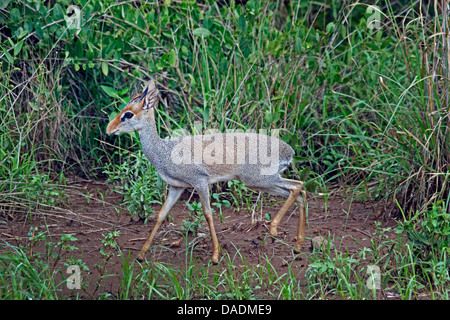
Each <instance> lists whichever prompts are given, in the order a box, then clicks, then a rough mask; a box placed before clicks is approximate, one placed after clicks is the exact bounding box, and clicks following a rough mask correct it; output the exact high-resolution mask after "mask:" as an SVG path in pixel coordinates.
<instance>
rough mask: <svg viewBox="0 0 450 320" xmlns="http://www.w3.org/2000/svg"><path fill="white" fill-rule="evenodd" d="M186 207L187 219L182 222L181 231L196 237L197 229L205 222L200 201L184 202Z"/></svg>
mask: <svg viewBox="0 0 450 320" xmlns="http://www.w3.org/2000/svg"><path fill="white" fill-rule="evenodd" d="M186 206H187V208H188V209H189V211H188V218H186V219H184V220H183V222H182V229H183V230H184V232H186V233H190V234H192V235H194V236H196V235H197V231H198V229H199V228H200V227H201V225H202V222H203V221H204V220H205V217H204V215H203V213H202V212H203V210H202V203H201V202H200V201H198V202H196V201H193V202H189V201H186Z"/></svg>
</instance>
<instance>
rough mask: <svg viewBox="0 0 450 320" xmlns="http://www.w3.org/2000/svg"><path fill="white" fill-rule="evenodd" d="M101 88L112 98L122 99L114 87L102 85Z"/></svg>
mask: <svg viewBox="0 0 450 320" xmlns="http://www.w3.org/2000/svg"><path fill="white" fill-rule="evenodd" d="M100 88H101V89H102V90H103V91H104V92H105V93H106V94H107V95H108V96H110V97H111V98H117V99H121V98H120V96H119V94H118V92H117V91H116V90H115V89H114V88H111V87H108V86H100Z"/></svg>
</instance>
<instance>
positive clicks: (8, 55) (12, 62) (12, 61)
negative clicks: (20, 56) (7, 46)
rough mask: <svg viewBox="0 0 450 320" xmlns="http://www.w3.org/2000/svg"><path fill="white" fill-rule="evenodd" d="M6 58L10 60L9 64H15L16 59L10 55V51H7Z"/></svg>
mask: <svg viewBox="0 0 450 320" xmlns="http://www.w3.org/2000/svg"><path fill="white" fill-rule="evenodd" d="M5 57H6V59H7V60H8V62H9V63H10V64H14V59H13V57H12V56H11V55H10V54H9V52H8V51H5Z"/></svg>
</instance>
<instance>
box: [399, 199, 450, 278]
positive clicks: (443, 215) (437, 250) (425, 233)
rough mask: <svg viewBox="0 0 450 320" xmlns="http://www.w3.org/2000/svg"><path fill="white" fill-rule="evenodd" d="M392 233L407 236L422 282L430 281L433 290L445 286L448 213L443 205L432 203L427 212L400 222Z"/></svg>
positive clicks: (449, 243) (449, 234)
mask: <svg viewBox="0 0 450 320" xmlns="http://www.w3.org/2000/svg"><path fill="white" fill-rule="evenodd" d="M395 231H396V232H397V233H398V234H399V235H400V236H406V238H407V240H408V243H407V245H408V247H409V249H410V250H411V256H412V258H413V259H414V262H415V264H416V265H417V267H419V269H418V270H421V272H420V273H419V275H420V277H421V278H422V280H423V281H427V282H428V281H430V280H431V281H432V283H433V284H434V285H435V286H439V285H443V284H446V283H447V284H448V281H449V280H450V274H449V267H450V259H449V253H450V213H448V211H447V206H446V204H445V203H444V202H443V201H442V200H441V201H438V202H436V203H433V204H432V205H431V208H430V209H429V210H426V211H423V212H417V213H416V214H415V215H414V216H413V217H411V218H410V219H404V221H403V222H399V223H398V226H397V228H396V229H395ZM429 277H431V279H430V278H429Z"/></svg>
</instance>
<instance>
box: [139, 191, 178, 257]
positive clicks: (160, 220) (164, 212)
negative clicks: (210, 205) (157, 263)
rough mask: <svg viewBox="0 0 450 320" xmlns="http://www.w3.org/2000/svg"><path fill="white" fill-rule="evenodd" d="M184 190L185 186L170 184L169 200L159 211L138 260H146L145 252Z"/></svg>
mask: <svg viewBox="0 0 450 320" xmlns="http://www.w3.org/2000/svg"><path fill="white" fill-rule="evenodd" d="M183 191H184V188H179V187H173V186H169V193H168V194H167V200H166V202H165V203H164V205H163V206H162V208H161V210H160V211H159V213H158V217H157V218H156V223H155V226H154V227H153V230H152V232H151V233H150V235H149V236H148V238H147V241H145V243H144V245H143V246H142V249H141V252H140V253H139V256H138V258H137V259H138V261H143V260H144V256H145V253H146V252H147V251H148V249H149V248H150V245H151V244H152V241H153V238H154V237H155V235H156V232H157V231H158V228H159V226H160V225H161V224H162V223H163V221H164V219H165V218H166V216H167V214H168V213H169V211H170V209H171V208H172V207H173V205H174V204H175V203H176V202H177V200H178V199H179V198H180V196H181V194H182V193H183Z"/></svg>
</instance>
